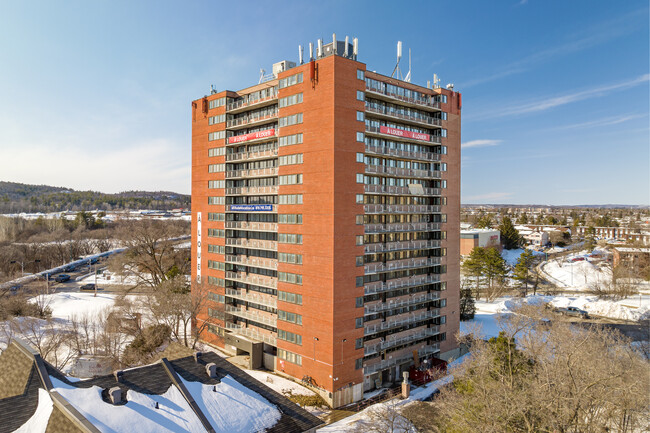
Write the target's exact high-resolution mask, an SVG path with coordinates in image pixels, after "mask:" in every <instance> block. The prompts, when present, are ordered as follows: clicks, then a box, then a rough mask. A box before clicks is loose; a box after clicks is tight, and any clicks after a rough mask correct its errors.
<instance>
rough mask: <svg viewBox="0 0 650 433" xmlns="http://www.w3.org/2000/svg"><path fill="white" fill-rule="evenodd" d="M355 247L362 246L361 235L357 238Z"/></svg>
mask: <svg viewBox="0 0 650 433" xmlns="http://www.w3.org/2000/svg"><path fill="white" fill-rule="evenodd" d="M357 245H363V235H359V236H357Z"/></svg>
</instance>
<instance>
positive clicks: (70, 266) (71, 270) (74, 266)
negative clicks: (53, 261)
mask: <svg viewBox="0 0 650 433" xmlns="http://www.w3.org/2000/svg"><path fill="white" fill-rule="evenodd" d="M76 270H77V266H76V265H68V266H66V267H65V268H63V272H74V271H76Z"/></svg>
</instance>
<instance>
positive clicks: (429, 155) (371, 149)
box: [366, 144, 440, 161]
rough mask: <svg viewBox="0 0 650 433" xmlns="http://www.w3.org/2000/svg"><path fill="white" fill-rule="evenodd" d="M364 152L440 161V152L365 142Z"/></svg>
mask: <svg viewBox="0 0 650 433" xmlns="http://www.w3.org/2000/svg"><path fill="white" fill-rule="evenodd" d="M366 152H368V153H376V154H378V155H388V156H397V157H400V158H408V159H420V160H424V161H440V154H439V153H433V152H411V151H408V150H400V149H391V148H389V147H385V146H371V145H369V144H366Z"/></svg>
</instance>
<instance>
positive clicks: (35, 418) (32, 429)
mask: <svg viewBox="0 0 650 433" xmlns="http://www.w3.org/2000/svg"><path fill="white" fill-rule="evenodd" d="M51 413H52V399H51V398H50V394H49V393H48V392H47V391H46V390H44V389H43V388H39V390H38V406H37V407H36V411H34V415H32V416H31V418H29V419H28V420H27V422H26V423H25V424H23V425H21V426H20V427H19V428H18V429H17V430H14V433H45V430H46V429H47V423H48V422H49V421H50V414H51Z"/></svg>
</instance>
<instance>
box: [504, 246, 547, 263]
mask: <svg viewBox="0 0 650 433" xmlns="http://www.w3.org/2000/svg"><path fill="white" fill-rule="evenodd" d="M531 251H532V252H533V255H534V256H543V255H544V253H542V252H539V251H535V250H531ZM523 252H524V249H523V248H517V249H515V250H503V251H501V257H503V259H504V260H505V261H506V263H508V265H509V266H514V265H516V264H517V260H519V256H521V254H522V253H523Z"/></svg>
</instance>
